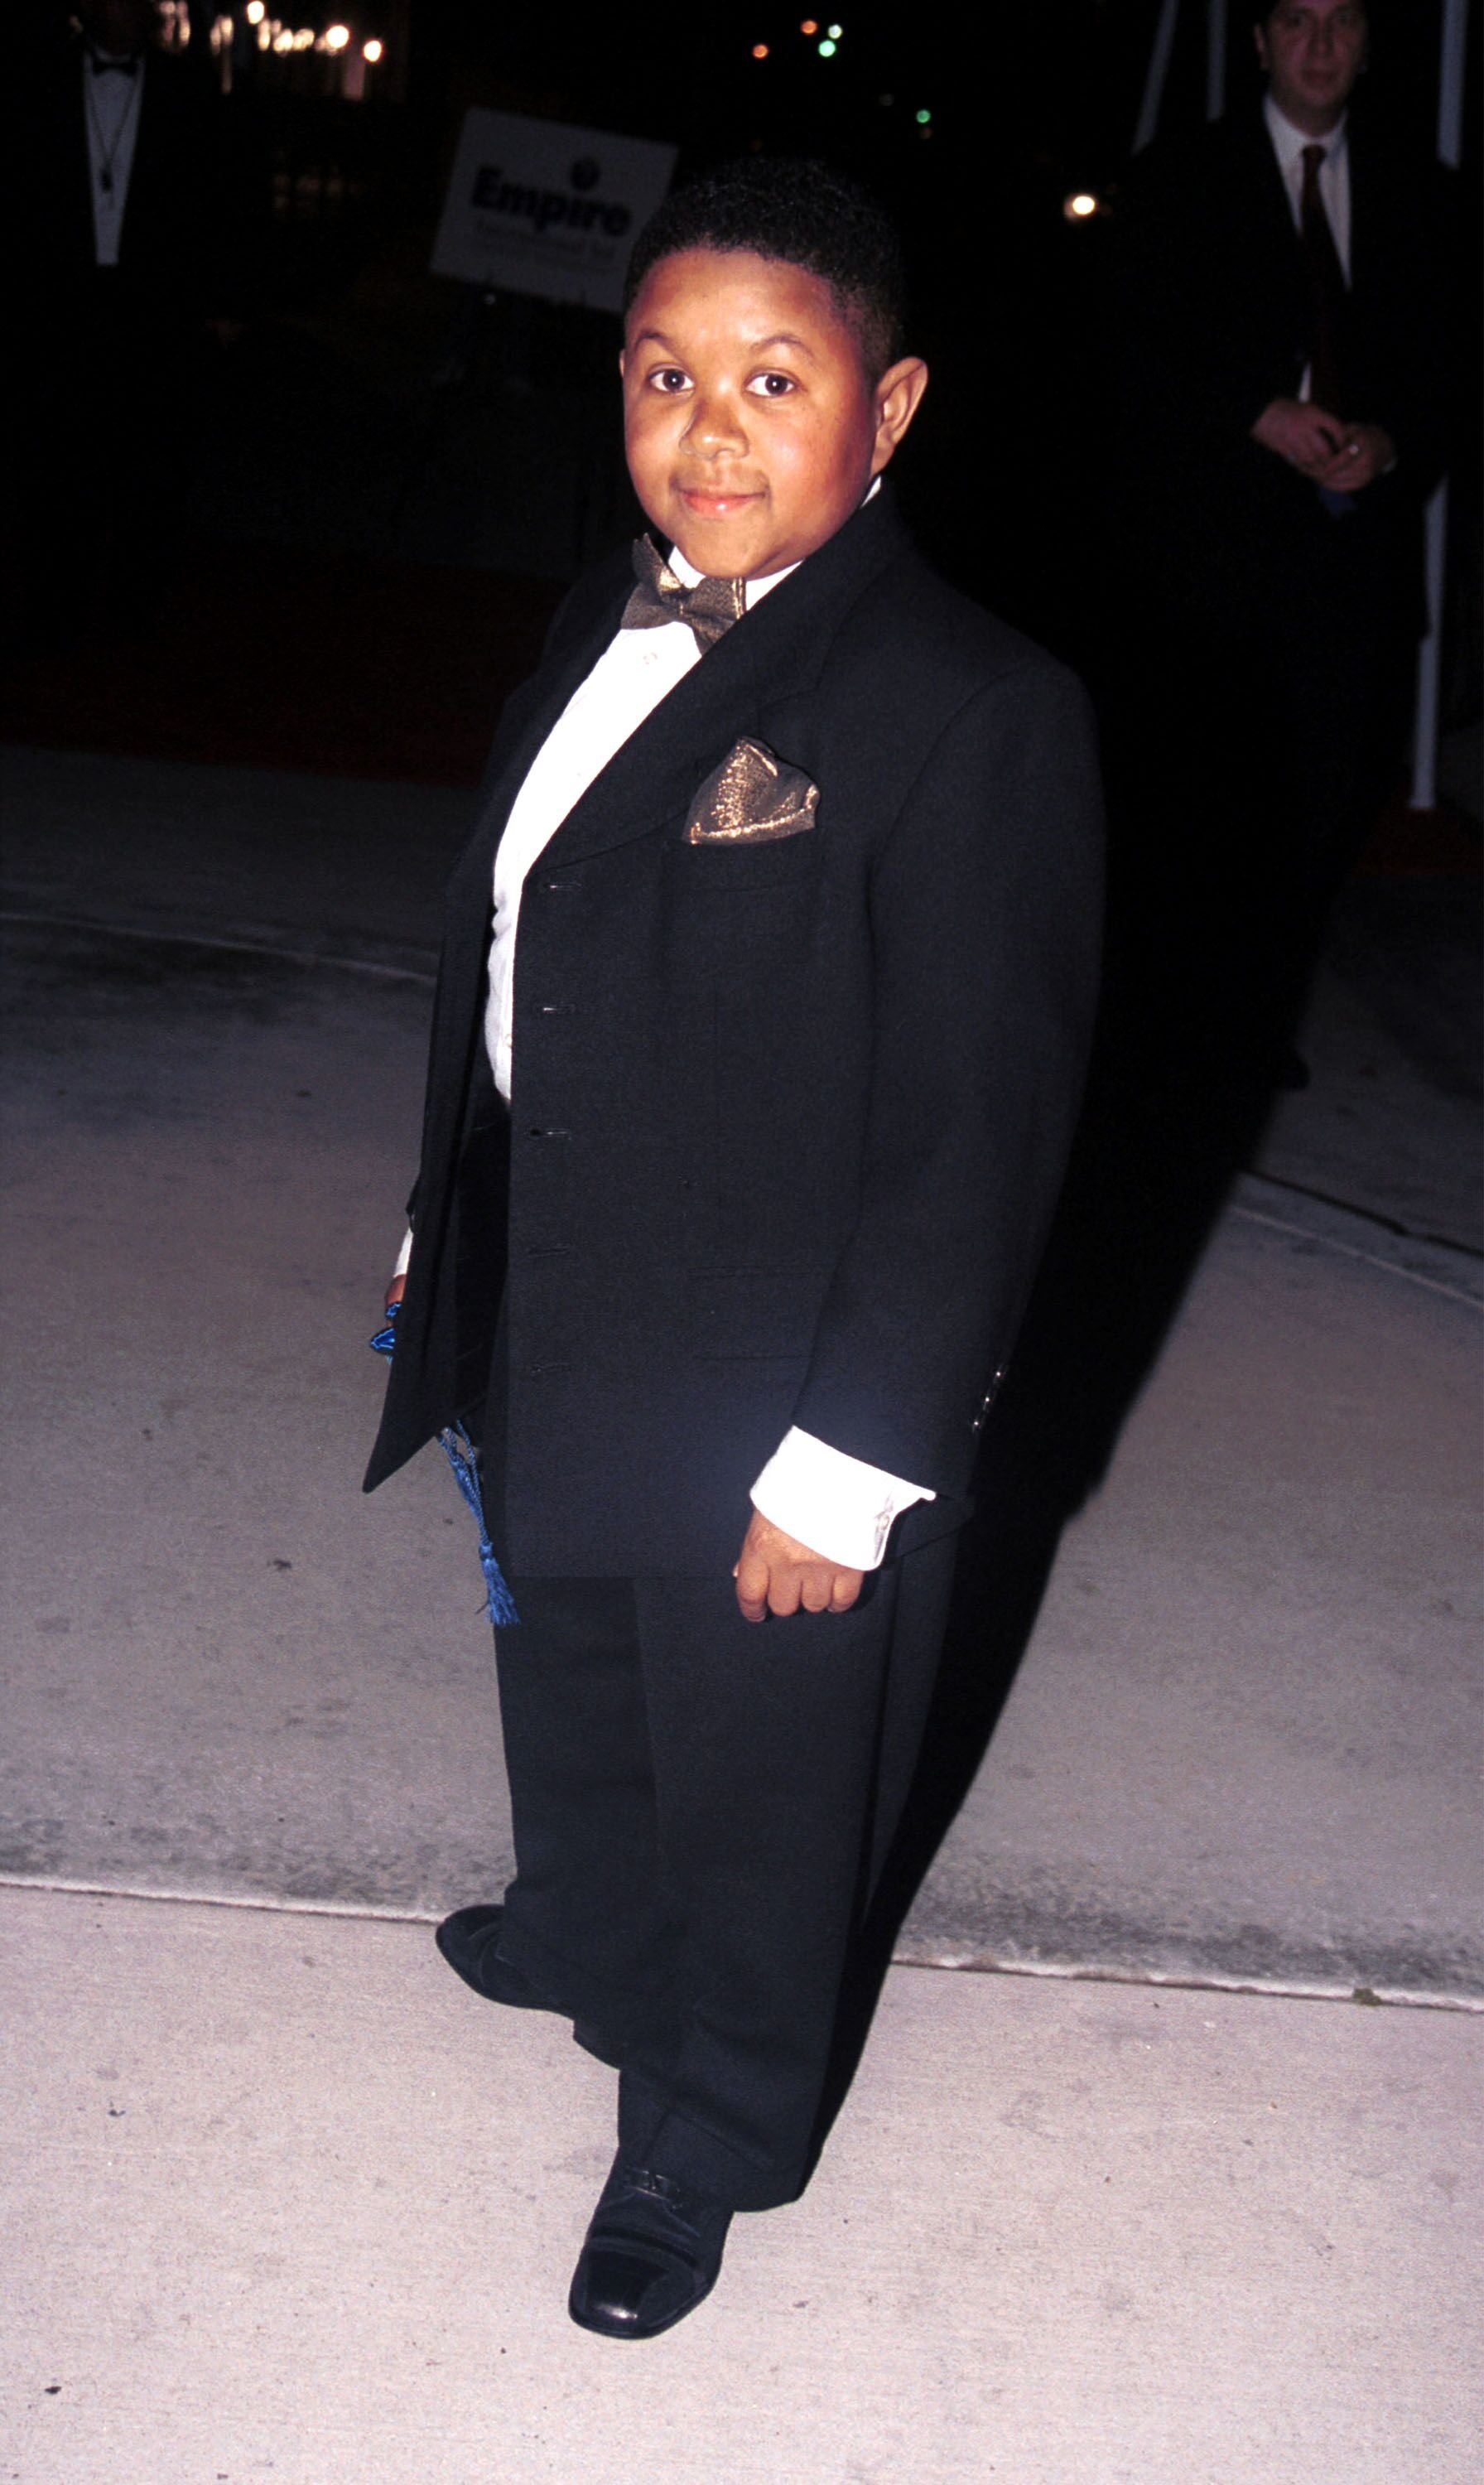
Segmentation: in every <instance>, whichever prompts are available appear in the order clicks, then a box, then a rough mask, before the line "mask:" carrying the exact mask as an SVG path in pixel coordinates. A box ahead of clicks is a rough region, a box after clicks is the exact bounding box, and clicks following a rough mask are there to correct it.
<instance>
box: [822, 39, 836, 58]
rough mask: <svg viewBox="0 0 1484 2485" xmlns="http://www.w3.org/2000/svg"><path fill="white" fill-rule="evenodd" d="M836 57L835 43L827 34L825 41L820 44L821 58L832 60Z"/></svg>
mask: <svg viewBox="0 0 1484 2485" xmlns="http://www.w3.org/2000/svg"><path fill="white" fill-rule="evenodd" d="M834 57H835V47H834V44H833V43H832V42H831V41H830V40H829V37H828V36H827V35H826V36H825V38H824V41H823V43H822V44H821V45H820V58H821V60H822V61H832V60H833V59H834Z"/></svg>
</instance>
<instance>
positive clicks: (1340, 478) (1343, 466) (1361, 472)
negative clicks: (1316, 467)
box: [1324, 423, 1396, 492]
mask: <svg viewBox="0 0 1484 2485" xmlns="http://www.w3.org/2000/svg"><path fill="white" fill-rule="evenodd" d="M1395 463H1396V449H1395V445H1394V443H1393V441H1392V439H1391V436H1390V432H1386V431H1383V430H1382V428H1381V425H1380V423H1346V425H1345V437H1344V440H1343V442H1342V443H1341V445H1340V448H1339V449H1338V451H1336V456H1335V460H1334V463H1333V465H1332V466H1331V468H1330V472H1329V473H1328V475H1326V476H1325V478H1324V480H1325V481H1326V482H1327V483H1328V484H1329V485H1330V487H1331V489H1332V490H1333V491H1336V492H1363V491H1364V489H1365V486H1366V484H1367V483H1374V481H1375V479H1376V478H1377V476H1378V475H1384V474H1385V473H1386V472H1387V469H1388V468H1389V467H1390V466H1394V465H1395Z"/></svg>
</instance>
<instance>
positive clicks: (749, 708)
mask: <svg viewBox="0 0 1484 2485" xmlns="http://www.w3.org/2000/svg"><path fill="white" fill-rule="evenodd" d="M905 542H906V535H905V531H904V528H903V526H902V523H901V520H900V519H899V518H898V516H897V514H896V510H895V508H894V506H893V505H892V503H891V501H890V499H889V497H888V496H887V495H886V494H885V492H884V491H883V492H882V493H881V494H878V495H877V500H876V501H874V502H873V503H872V504H871V505H870V507H869V508H864V509H861V510H859V511H858V512H857V514H856V515H855V516H854V517H853V518H852V519H851V520H850V524H849V526H846V527H843V528H842V529H841V531H840V533H839V534H837V535H835V536H833V537H832V538H831V540H830V541H829V542H828V543H827V544H825V545H823V547H822V548H821V550H820V551H819V552H817V553H814V554H812V555H811V556H810V558H809V560H807V561H805V562H803V563H801V564H800V566H799V567H798V568H797V569H796V571H795V572H794V574H793V576H792V577H791V578H786V579H784V581H783V582H782V584H781V585H780V586H778V587H774V588H773V589H772V591H771V593H770V594H769V595H767V596H765V597H764V598H763V600H762V601H761V603H759V604H756V605H754V606H753V608H752V610H751V611H750V612H749V613H747V614H744V615H743V616H742V620H740V621H737V622H734V624H733V626H732V628H731V629H730V630H729V631H728V632H727V634H726V636H725V638H724V639H721V640H719V641H718V642H717V643H716V645H715V646H714V647H713V648H712V649H711V650H710V652H709V653H708V654H707V655H706V656H705V657H704V658H703V659H702V661H701V663H700V664H698V665H695V666H692V668H691V669H690V671H689V672H688V673H687V674H686V676H685V678H684V679H683V680H682V681H680V682H679V683H677V685H676V687H675V689H674V690H672V691H671V692H670V693H669V695H668V696H667V697H665V698H663V699H661V702H660V705H659V706H658V707H657V708H655V709H654V710H653V711H652V713H651V714H650V715H649V716H648V717H646V718H645V720H644V722H643V724H640V725H639V726H638V728H637V730H636V731H635V732H634V733H633V734H631V736H630V738H629V740H628V741H627V742H626V743H625V744H624V745H623V747H622V749H621V750H620V751H617V752H615V754H614V756H613V758H612V759H611V760H610V761H609V762H608V765H607V768H605V769H604V770H603V772H602V774H601V775H600V776H599V777H597V778H594V780H593V782H592V784H591V785H590V786H589V787H588V789H587V791H586V793H585V794H584V795H583V796H582V798H581V800H580V802H579V803H577V804H575V805H574V806H573V808H572V810H571V811H570V812H569V813H568V815H567V818H566V819H565V820H564V821H563V823H562V825H561V827H560V828H559V829H558V830H557V832H556V834H555V836H554V837H553V839H552V842H551V844H550V845H549V846H548V848H547V856H548V858H549V859H550V860H552V861H553V863H569V862H576V861H579V860H582V859H583V858H585V857H586V856H588V855H594V854H602V853H604V852H605V851H607V849H608V848H610V847H612V846H620V845H628V844H631V843H632V842H633V841H634V839H636V838H638V837H644V836H651V835H653V834H654V833H655V832H656V831H657V830H658V829H660V828H661V827H662V826H663V824H664V822H665V821H666V820H667V819H669V818H670V817H671V816H672V815H673V814H675V813H676V812H683V811H684V810H685V808H686V806H687V805H688V802H689V800H690V797H691V795H692V794H693V793H694V791H695V789H696V786H697V784H698V783H699V782H700V780H701V778H703V777H705V776H706V775H708V774H709V772H710V771H711V770H712V769H713V768H714V767H715V764H716V762H717V761H718V760H719V759H720V758H721V757H722V756H723V755H724V753H725V751H726V750H727V748H728V747H729V746H730V744H731V743H733V742H734V741H735V740H736V739H737V737H738V735H739V734H740V733H742V732H745V731H746V730H747V729H748V728H749V726H752V725H753V724H755V722H756V715H757V711H758V709H759V707H760V705H761V703H762V702H763V701H764V700H765V699H766V698H767V697H768V696H769V694H770V692H771V691H772V689H773V688H774V686H775V685H777V684H778V683H781V682H787V683H788V685H789V687H790V689H791V690H793V691H807V690H808V689H809V687H810V685H811V684H812V683H813V682H815V681H816V680H817V679H818V677H819V674H820V672H821V671H822V669H823V666H824V663H825V660H826V658H827V656H828V653H829V648H830V643H831V641H832V640H833V638H834V635H835V632H836V631H837V629H838V628H839V625H840V621H841V619H842V617H843V615H844V614H845V613H846V612H847V611H848V609H849V607H850V605H851V604H852V603H853V602H854V600H855V598H856V596H857V595H859V593H860V592H861V590H862V589H863V587H865V586H866V585H867V583H868V582H869V581H870V580H871V579H872V578H874V577H875V576H876V575H877V573H878V571H880V570H881V569H882V568H884V567H885V565H886V564H887V562H889V561H890V560H893V559H894V558H895V557H896V555H897V554H898V552H899V551H900V550H902V549H903V547H904V545H905ZM567 696H569V697H570V696H571V693H570V691H569V692H568V693H567ZM532 755H534V754H532ZM528 764H529V763H528V762H527V765H528Z"/></svg>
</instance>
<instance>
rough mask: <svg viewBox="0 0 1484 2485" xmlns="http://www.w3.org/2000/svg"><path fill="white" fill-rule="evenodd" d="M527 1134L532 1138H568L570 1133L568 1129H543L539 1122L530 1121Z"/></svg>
mask: <svg viewBox="0 0 1484 2485" xmlns="http://www.w3.org/2000/svg"><path fill="white" fill-rule="evenodd" d="M528 1135H529V1136H530V1137H531V1138H533V1139H570V1138H571V1136H572V1133H571V1132H570V1131H557V1130H547V1129H543V1127H542V1125H541V1124H540V1123H539V1122H532V1123H531V1125H530V1130H529V1133H528Z"/></svg>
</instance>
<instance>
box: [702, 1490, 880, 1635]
mask: <svg viewBox="0 0 1484 2485" xmlns="http://www.w3.org/2000/svg"><path fill="white" fill-rule="evenodd" d="M865 1575H866V1574H865V1572H864V1570H847V1569H846V1568H845V1566H844V1565H843V1564H842V1563H839V1562H831V1561H830V1560H829V1559H828V1558H827V1556H826V1555H824V1554H823V1553H816V1552H814V1551H812V1550H811V1548H810V1547H809V1546H808V1545H807V1544H800V1543H799V1541H798V1539H797V1537H796V1536H785V1534H784V1532H783V1530H782V1528H781V1527H775V1526H774V1525H773V1522H772V1520H771V1519H770V1518H765V1517H764V1516H763V1514H762V1512H761V1511H760V1510H755V1511H754V1512H753V1514H752V1523H751V1525H750V1526H749V1528H748V1530H747V1533H746V1535H745V1536H744V1538H743V1539H742V1554H741V1556H740V1558H739V1560H738V1561H737V1562H735V1563H734V1564H733V1567H732V1576H733V1578H734V1579H735V1580H736V1582H737V1602H738V1604H739V1606H740V1607H741V1609H742V1614H743V1615H744V1616H745V1618H746V1620H747V1621H748V1622H749V1623H760V1622H764V1621H766V1619H767V1617H768V1616H769V1614H796V1613H797V1611H798V1609H799V1606H800V1605H802V1607H803V1609H804V1611H805V1613H807V1614H826V1613H827V1614H845V1613H849V1612H850V1607H851V1606H852V1605H853V1604H854V1602H855V1599H856V1598H857V1597H858V1596H859V1595H860V1591H861V1582H862V1580H863V1579H864V1578H865Z"/></svg>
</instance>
